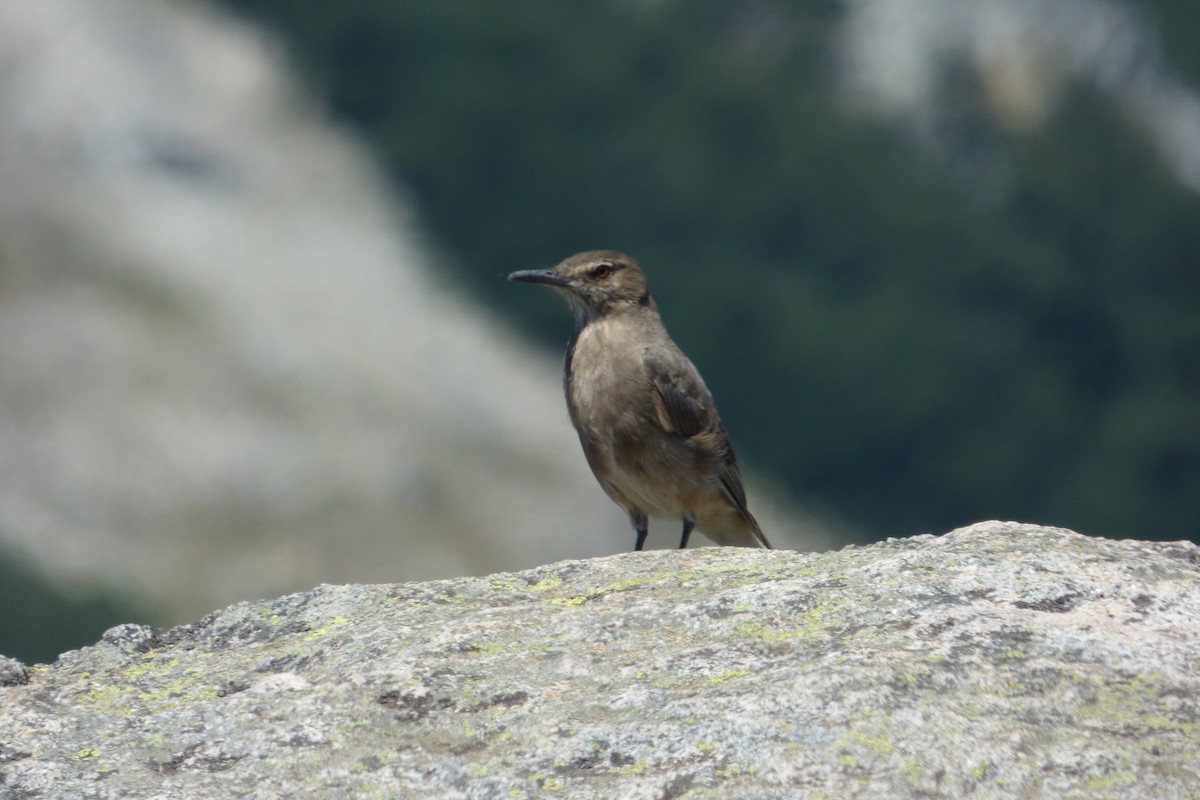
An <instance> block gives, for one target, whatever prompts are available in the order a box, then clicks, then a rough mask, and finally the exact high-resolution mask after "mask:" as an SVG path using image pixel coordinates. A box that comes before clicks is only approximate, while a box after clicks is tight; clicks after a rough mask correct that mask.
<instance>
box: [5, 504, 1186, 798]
mask: <svg viewBox="0 0 1200 800" xmlns="http://www.w3.org/2000/svg"><path fill="white" fill-rule="evenodd" d="M1198 619H1200V548H1197V547H1195V546H1194V545H1191V544H1171V543H1147V542H1138V541H1119V542H1118V541H1109V540H1103V539H1092V538H1088V537H1085V536H1081V535H1079V534H1076V533H1072V532H1070V531H1066V530H1061V529H1055V528H1043V527H1037V526H1030V525H1019V524H1015V523H1000V522H990V523H981V524H978V525H975V526H971V527H969V528H964V529H961V530H958V531H954V532H953V533H950V534H947V535H945V536H941V537H932V536H920V537H916V538H912V539H904V540H891V541H888V542H885V543H881V544H877V545H872V546H870V547H864V548H850V549H846V550H842V551H840V552H833V553H825V554H800V553H793V552H784V551H774V552H766V551H751V550H740V549H703V550H689V551H683V552H678V551H658V552H645V553H629V554H624V555H618V556H610V557H606V558H600V559H595V560H590V561H565V562H561V563H557V564H552V565H549V566H546V567H543V568H540V569H536V570H531V571H528V572H519V573H508V574H497V575H493V576H490V577H486V578H463V579H457V580H448V581H440V582H434V583H414V584H398V585H377V586H322V587H319V588H317V589H315V590H313V591H310V592H304V593H300V594H295V595H291V596H287V597H283V598H280V599H278V600H273V601H266V602H259V603H242V604H238V605H235V606H232V607H230V608H228V609H225V610H224V611H220V612H217V613H214V614H212V615H210V616H208V617H206V618H205V619H203V620H201V621H200V622H198V623H195V624H192V625H184V626H181V627H177V628H173V629H170V630H162V631H155V630H152V629H149V628H144V627H140V626H134V625H126V626H122V627H119V628H115V629H113V630H111V631H109V632H108V633H107V634H106V635H105V637H104V639H103V640H102V641H101V642H100V643H99V644H97V645H96V646H94V647H88V648H84V649H82V650H79V651H74V652H71V653H67V654H65V655H63V656H62V657H61V658H60V659H59V661H57V662H56V663H54V664H52V665H49V666H32V667H29V668H28V669H27V670H24V671H22V670H20V669H19V668H16V667H14V666H13V665H11V664H9V665H8V666H7V667H6V674H11V675H13V676H18V675H23V676H24V677H27V680H28V683H23V682H22V680H12V681H9V682H8V683H10V684H11V685H6V686H3V688H0V797H14V798H15V797H38V798H78V797H89V798H116V797H134V798H142V797H145V798H150V797H155V798H194V797H205V798H225V797H230V798H232V797H239V798H245V797H250V798H269V797H293V798H294V797H331V798H332V797H338V798H341V797H406V798H491V797H507V798H517V797H530V798H532V797H538V798H543V797H573V798H618V797H619V798H676V797H688V798H777V797H825V798H847V797H855V798H904V797H947V798H960V797H968V796H969V797H972V798H1011V797H1023V798H1032V797H1047V798H1068V797H1079V798H1083V797H1086V798H1105V797H1112V798H1118V797H1119V798H1129V797H1147V798H1150V797H1152V798H1158V799H1159V800H1166V799H1168V798H1185V797H1195V796H1196V795H1195V792H1196V790H1197V787H1200V701H1198V699H1197V698H1200V671H1198V670H1197V664H1200V625H1198V623H1197V620H1198Z"/></svg>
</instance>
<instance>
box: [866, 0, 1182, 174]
mask: <svg viewBox="0 0 1200 800" xmlns="http://www.w3.org/2000/svg"><path fill="white" fill-rule="evenodd" d="M847 10H848V14H847V17H846V24H845V26H844V34H843V48H842V53H843V56H844V61H843V63H842V67H843V68H844V75H845V79H846V88H847V89H848V90H849V91H850V93H851V94H852V95H857V96H859V97H860V98H862V99H864V100H865V101H867V102H868V103H869V104H870V105H871V106H872V107H874V108H876V109H878V110H881V111H884V112H886V113H888V114H892V115H895V116H897V117H899V118H902V119H904V120H906V121H907V122H908V123H909V124H910V125H911V126H912V128H913V130H914V131H915V132H916V133H917V134H918V136H919V138H920V139H921V141H922V142H923V143H924V144H925V145H926V146H928V147H929V148H930V149H931V150H932V151H936V152H939V153H940V154H941V155H942V156H943V157H945V158H946V159H947V160H948V161H951V162H957V164H956V165H957V166H959V167H962V168H965V169H967V170H968V171H972V172H977V171H978V169H979V167H980V166H981V165H980V164H978V163H975V164H972V163H971V162H972V161H973V160H975V159H978V158H979V157H980V156H984V157H985V158H987V157H995V156H997V155H998V154H997V153H995V152H987V153H980V152H978V150H977V149H973V148H972V145H975V146H977V145H978V139H977V138H976V139H970V140H969V139H968V138H966V137H963V136H962V133H963V131H961V130H959V131H958V132H957V133H956V132H955V129H956V127H957V126H956V122H955V120H954V119H953V113H954V110H955V109H956V108H958V107H959V106H958V105H957V104H956V103H954V102H947V101H952V100H953V99H954V98H953V93H954V92H955V91H956V90H958V91H961V90H962V88H963V87H955V86H954V85H953V84H952V82H948V81H947V80H946V78H947V75H950V74H955V73H957V74H959V75H962V74H964V73H965V74H969V75H972V76H975V78H977V80H978V85H977V86H974V87H972V89H978V90H980V91H979V95H980V96H981V97H982V99H983V102H984V103H985V104H986V105H987V106H988V108H989V110H990V112H991V115H992V116H993V118H994V119H996V120H998V121H1000V122H1001V123H1002V124H1004V125H1006V126H1008V127H1010V128H1013V129H1032V128H1037V127H1039V126H1041V125H1042V124H1043V123H1044V122H1045V121H1046V118H1047V116H1048V115H1049V114H1050V113H1051V111H1052V110H1053V109H1054V107H1055V106H1056V105H1057V104H1058V103H1059V102H1060V101H1061V99H1062V94H1063V92H1064V90H1065V89H1066V88H1067V87H1068V85H1069V82H1070V81H1071V80H1079V81H1081V82H1083V83H1085V84H1088V85H1091V86H1094V87H1095V88H1096V89H1097V90H1098V91H1099V92H1101V93H1102V94H1103V95H1104V96H1106V97H1107V98H1108V99H1109V100H1110V101H1112V103H1113V104H1114V105H1115V106H1116V107H1117V108H1118V109H1119V110H1120V111H1121V112H1122V113H1123V114H1124V115H1125V116H1126V117H1127V118H1128V119H1129V120H1130V121H1131V122H1132V123H1133V124H1134V125H1135V126H1137V127H1139V128H1141V129H1142V130H1143V131H1145V133H1146V134H1148V138H1149V139H1150V141H1151V142H1152V143H1153V144H1154V146H1155V148H1156V149H1157V150H1158V152H1159V153H1160V155H1161V157H1162V158H1163V161H1164V162H1165V163H1166V164H1167V165H1168V166H1169V168H1170V170H1171V171H1172V173H1173V174H1174V175H1175V176H1176V177H1177V178H1178V180H1179V181H1180V182H1181V183H1182V184H1184V185H1185V186H1187V187H1189V188H1190V189H1192V190H1193V191H1200V99H1198V98H1197V96H1196V94H1195V93H1194V92H1193V91H1192V90H1191V89H1190V88H1189V87H1188V86H1187V85H1186V84H1185V83H1183V82H1182V81H1181V80H1180V79H1179V77H1178V76H1177V75H1176V74H1175V73H1174V72H1173V71H1172V70H1171V69H1170V67H1169V66H1168V65H1167V64H1166V63H1165V61H1164V58H1163V54H1162V49H1161V46H1160V43H1159V40H1158V30H1157V28H1156V26H1155V24H1154V22H1153V21H1152V20H1151V19H1150V17H1149V14H1148V13H1147V7H1146V6H1145V5H1144V4H1142V5H1135V4H1132V3H1129V2H1122V0H971V2H963V0H848V2H847ZM948 67H956V69H948Z"/></svg>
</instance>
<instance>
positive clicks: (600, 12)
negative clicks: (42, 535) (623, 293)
mask: <svg viewBox="0 0 1200 800" xmlns="http://www.w3.org/2000/svg"><path fill="white" fill-rule="evenodd" d="M226 2H227V3H228V4H229V5H230V6H232V7H234V8H236V9H239V10H240V11H242V12H243V13H245V14H247V15H249V16H251V17H253V18H257V19H260V20H262V21H263V22H265V23H266V24H268V25H269V26H271V27H273V28H275V29H277V30H279V31H280V32H281V34H282V35H283V36H284V38H285V41H286V42H287V43H288V45H289V47H290V49H291V52H292V56H293V58H294V60H295V61H296V62H297V63H298V65H299V66H300V67H301V69H302V70H303V71H304V72H305V73H306V75H307V76H308V79H309V81H310V82H311V84H312V85H313V86H315V87H316V89H315V91H316V92H317V93H318V94H319V95H320V96H322V97H323V98H324V99H325V100H326V101H327V102H328V103H329V104H330V106H331V108H332V109H333V110H334V112H335V113H337V114H338V115H339V116H341V117H342V118H343V119H345V120H347V121H349V122H350V123H351V124H353V125H354V126H356V127H357V128H358V129H359V130H360V131H362V132H363V133H364V134H365V135H366V136H368V137H370V139H371V140H372V142H373V144H374V146H375V147H376V149H377V151H378V152H379V153H380V154H381V157H382V158H383V160H384V162H385V164H386V165H387V167H388V169H390V170H391V171H392V173H393V174H394V176H395V178H396V180H397V182H398V183H399V184H402V185H404V186H405V187H408V189H410V190H411V191H412V192H413V194H414V195H415V197H416V199H417V204H418V206H419V208H420V210H421V213H422V214H423V222H424V224H425V225H426V226H427V228H428V230H429V231H430V233H431V235H432V237H433V239H434V240H435V241H436V242H437V244H438V246H439V247H440V248H443V250H444V251H445V252H446V253H448V254H449V256H450V260H451V261H452V262H453V263H455V264H456V266H457V267H459V268H460V271H459V274H458V277H459V280H460V281H461V283H463V284H464V285H465V286H467V287H468V288H469V289H470V290H471V291H473V292H474V293H475V294H476V295H477V296H478V297H480V298H482V299H484V300H485V301H486V302H487V303H489V304H491V305H493V306H495V307H498V308H502V309H504V310H505V311H506V312H508V313H510V314H511V315H512V317H513V318H514V319H517V320H520V321H522V322H523V323H525V324H527V325H528V326H529V327H530V328H531V329H532V330H535V331H536V332H537V333H538V334H539V335H541V336H545V337H548V339H552V340H554V341H556V342H559V343H561V341H562V340H564V339H565V337H566V331H565V329H566V325H567V323H566V318H565V315H564V313H563V311H562V309H561V308H559V307H557V306H556V305H555V304H554V303H553V302H551V301H549V300H548V299H547V298H545V297H541V296H534V294H535V293H531V292H516V291H511V287H509V286H507V285H506V284H505V283H504V282H503V280H502V276H503V275H504V274H505V273H507V272H508V271H510V270H513V269H518V268H526V267H536V266H548V265H550V264H552V263H553V262H555V261H557V260H558V259H559V258H561V257H563V256H565V255H568V254H570V253H572V252H575V251H577V250H582V249H588V248H592V247H614V248H618V249H622V250H626V251H628V252H631V253H633V254H634V255H636V256H637V257H638V258H639V259H640V260H641V261H642V263H643V264H644V265H646V266H647V268H648V271H649V274H650V277H651V281H652V286H653V287H654V290H655V294H656V296H657V297H658V298H659V300H660V303H661V305H662V306H663V312H664V317H665V318H666V322H667V324H668V326H669V327H670V328H671V330H672V332H673V334H674V335H675V338H676V339H677V340H678V341H679V342H680V343H681V344H682V345H683V347H684V348H685V349H686V350H687V351H688V352H689V354H691V355H692V357H693V358H694V359H695V360H696V361H697V362H698V364H699V366H700V368H701V370H702V372H703V373H704V375H705V377H706V378H707V380H708V382H709V385H710V387H711V388H712V389H713V391H714V394H715V395H716V396H717V398H718V401H719V402H720V404H721V408H722V413H723V415H724V416H725V418H726V423H727V425H728V427H729V428H730V430H731V431H732V433H733V435H734V437H735V443H736V444H737V446H738V448H739V451H740V453H741V455H742V458H743V460H745V461H746V462H747V463H748V464H750V465H751V466H752V467H754V468H756V469H759V470H763V471H767V472H770V473H772V474H773V475H774V476H775V477H776V479H777V480H779V481H780V482H781V483H782V484H783V485H785V486H786V487H788V488H789V489H790V490H791V491H792V492H794V494H795V495H796V496H797V497H798V498H800V499H801V500H803V501H805V502H807V503H810V504H812V505H813V506H815V507H817V508H825V509H828V510H830V511H832V512H834V513H836V514H839V515H841V516H843V517H844V518H846V519H848V520H850V521H852V522H853V523H856V524H857V525H859V526H861V528H862V529H863V531H864V535H865V536H866V537H867V538H875V537H877V536H880V535H884V534H903V533H908V532H915V531H919V530H928V531H942V530H946V529H948V528H950V527H952V526H955V525H958V524H962V523H966V522H970V521H974V520H979V519H983V518H989V517H1001V518H1017V519H1025V520H1030V521H1037V522H1042V523H1050V524H1061V525H1066V526H1070V527H1074V528H1077V529H1080V530H1083V531H1087V532H1090V533H1102V534H1106V535H1113V536H1138V537H1145V538H1163V539H1173V538H1182V537H1195V536H1197V535H1198V532H1200V503H1197V502H1196V497H1197V493H1198V491H1200V413H1197V409H1200V269H1198V268H1197V267H1198V266H1200V198H1198V197H1197V196H1196V195H1195V194H1194V193H1190V192H1188V191H1186V190H1184V189H1182V188H1180V187H1179V185H1178V184H1177V183H1176V182H1175V181H1174V180H1173V178H1172V177H1171V176H1170V175H1169V174H1168V173H1167V171H1166V170H1165V168H1164V166H1163V165H1162V164H1161V163H1160V162H1159V160H1158V158H1157V156H1156V155H1155V153H1154V152H1152V150H1151V149H1150V148H1149V146H1148V145H1147V144H1146V143H1145V140H1144V138H1143V137H1142V135H1141V133H1140V131H1139V130H1138V129H1137V128H1136V127H1135V126H1133V125H1131V124H1130V123H1129V122H1128V121H1127V120H1126V118H1124V117H1123V116H1121V115H1120V114H1119V113H1118V112H1117V111H1115V110H1114V109H1113V108H1111V106H1110V104H1109V102H1108V100H1107V99H1106V98H1104V97H1101V96H1098V95H1097V94H1095V93H1094V92H1093V91H1092V90H1091V89H1090V88H1089V87H1087V86H1075V87H1070V88H1069V89H1068V92H1067V100H1066V102H1064V103H1063V104H1061V105H1060V106H1059V107H1058V108H1057V109H1056V111H1055V112H1054V113H1053V116H1052V118H1051V119H1049V120H1048V121H1047V124H1046V125H1044V126H1043V127H1041V128H1039V129H1037V130H1036V131H1032V132H1013V131H1011V130H1008V129H1006V128H1005V127H1004V126H1002V125H1000V124H999V123H998V121H997V120H996V119H994V118H993V117H992V116H991V113H990V112H989V110H988V109H987V107H986V106H984V105H983V104H982V103H981V102H979V100H978V99H977V98H978V93H977V92H974V91H973V86H972V78H971V76H970V75H969V74H958V75H957V76H956V80H955V82H954V85H948V86H947V87H946V89H947V92H950V94H948V97H951V98H953V100H952V102H953V106H952V110H953V111H954V113H953V114H951V115H949V118H948V119H947V120H946V121H945V125H946V127H947V129H946V130H945V131H942V132H941V133H943V134H945V135H946V136H947V138H948V139H949V140H952V141H954V142H956V146H957V148H958V149H959V150H960V151H962V152H965V153H967V154H968V155H971V156H972V157H973V159H974V161H973V162H972V163H975V162H978V163H982V164H983V165H984V166H985V167H987V169H984V170H983V172H972V171H971V170H961V169H945V168H943V166H942V165H939V164H935V163H933V161H932V160H931V159H928V158H926V157H925V156H923V155H922V154H921V151H920V148H916V147H912V146H911V143H910V142H908V141H906V136H905V135H904V134H903V133H901V132H898V131H895V130H892V129H889V128H887V127H886V126H884V125H882V124H880V123H878V122H872V121H870V120H866V119H863V118H860V117H857V116H855V115H854V114H852V113H851V112H849V111H847V110H846V109H845V108H844V106H843V104H841V103H840V102H839V101H838V100H837V98H836V97H835V96H834V94H833V92H832V91H831V82H830V80H829V78H830V74H829V73H830V72H831V70H830V64H831V59H832V54H831V52H830V49H829V48H830V42H831V33H832V32H833V31H834V30H835V26H836V24H837V22H838V19H839V14H840V10H841V6H840V4H839V3H835V2H832V0H803V1H802V2H783V0H753V1H752V2H747V3H722V2H716V1H715V0H707V1H704V0H701V1H699V2H696V1H694V2H682V1H681V0H674V1H672V0H664V1H663V2H655V3H629V2H617V1H616V0H610V2H596V3H558V2H554V0H521V1H520V2H510V3H472V4H468V3H413V2H395V1H394V0H387V1H386V2H385V1H384V0H345V1H344V2H340V3H327V2H319V1H317V0H226ZM1147 9H1148V10H1149V11H1150V12H1151V13H1152V14H1153V15H1156V17H1155V18H1156V19H1159V20H1161V21H1162V23H1163V24H1162V30H1163V40H1164V47H1165V49H1166V52H1167V55H1168V57H1169V58H1171V59H1172V64H1173V65H1174V66H1175V67H1176V68H1177V69H1179V70H1182V71H1183V72H1184V74H1185V75H1188V76H1190V79H1191V80H1192V81H1193V82H1195V81H1196V80H1197V78H1198V77H1200V57H1197V55H1196V53H1197V50H1196V48H1195V47H1194V46H1193V45H1194V42H1195V41H1197V38H1198V36H1200V14H1197V12H1196V10H1195V3H1194V2H1193V0H1156V2H1154V3H1153V4H1152V5H1150V6H1147ZM954 72H955V71H954V70H951V73H954ZM960 83H961V85H959V84H960ZM989 165H990V166H989ZM981 175H999V176H1000V177H1001V178H1002V180H999V181H988V182H987V187H986V190H985V188H984V186H983V184H984V180H983V179H982V178H981V177H980V176H981Z"/></svg>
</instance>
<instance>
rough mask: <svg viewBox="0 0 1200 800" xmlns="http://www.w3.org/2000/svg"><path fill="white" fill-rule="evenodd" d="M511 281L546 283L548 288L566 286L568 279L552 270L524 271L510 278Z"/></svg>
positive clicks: (513, 274) (514, 273)
mask: <svg viewBox="0 0 1200 800" xmlns="http://www.w3.org/2000/svg"><path fill="white" fill-rule="evenodd" d="M508 279H509V280H510V281H521V282H522V283H544V284H546V285H547V286H566V285H567V279H566V278H564V277H562V276H561V275H559V274H558V273H557V272H555V271H554V270H552V269H523V270H520V271H518V272H513V273H511V274H510V275H509V276H508Z"/></svg>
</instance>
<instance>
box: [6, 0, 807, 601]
mask: <svg viewBox="0 0 1200 800" xmlns="http://www.w3.org/2000/svg"><path fill="white" fill-rule="evenodd" d="M0 63H3V69H2V70H0V121H2V122H0V374H2V376H3V378H2V380H0V415H2V421H0V548H3V550H4V551H6V552H7V553H9V554H15V555H17V556H19V557H20V558H21V559H26V560H30V561H32V563H34V564H35V565H36V566H37V568H39V569H41V570H43V571H44V572H45V573H46V574H48V575H49V576H51V577H52V578H54V579H55V580H56V581H58V582H61V583H62V584H64V585H68V586H69V585H82V586H90V587H93V588H94V587H108V588H111V589H114V590H119V591H121V592H123V593H126V594H128V595H129V596H130V597H132V598H133V599H134V600H135V601H137V602H139V603H142V604H144V605H145V606H146V607H151V608H155V609H158V612H157V613H159V614H160V616H161V619H159V620H155V621H162V622H165V621H180V620H183V619H186V618H191V617H194V616H197V615H200V614H202V613H205V612H207V611H208V610H210V609H211V608H215V607H217V606H220V605H224V604H226V603H229V602H231V601H233V600H235V599H238V598H247V597H260V596H270V595H275V594H278V593H280V592H283V591H286V590H288V589H297V588H303V587H307V586H310V585H313V584H315V583H318V582H323V581H324V582H342V581H354V582H371V581H397V580H410V579H428V578H433V577H440V576H452V575H463V574H477V573H483V572H487V571H492V570H499V569H512V568H518V567H529V566H533V565H536V564H541V563H545V562H548V561H553V560H555V559H560V558H565V557H568V556H569V557H583V556H590V555H597V554H602V553H608V552H616V551H620V550H625V549H628V548H629V546H630V545H631V542H632V539H631V536H632V534H630V532H629V531H628V525H627V522H626V521H625V519H624V517H623V515H622V514H621V513H620V512H619V511H618V510H617V509H616V508H615V507H614V506H612V504H611V503H610V502H609V501H608V500H607V499H606V498H605V497H604V496H603V494H602V493H601V492H600V490H599V489H598V488H597V487H596V485H595V484H594V481H593V479H592V477H591V475H590V474H589V473H588V471H587V467H586V465H585V464H584V461H583V458H582V456H581V454H580V452H579V447H578V443H577V442H576V440H575V437H574V434H573V433H572V431H571V430H570V427H569V425H568V422H567V419H566V413H565V410H564V408H563V401H562V398H561V395H560V390H559V366H558V354H557V353H555V354H551V353H539V354H537V355H533V354H527V353H526V351H527V350H528V349H529V348H528V345H525V344H522V343H520V342H519V341H518V340H517V338H516V337H515V336H513V335H511V334H510V333H509V332H508V331H507V330H506V329H505V328H504V327H503V326H501V325H499V324H497V323H496V321H495V320H494V319H493V317H492V315H491V314H490V313H489V312H488V311H487V310H486V309H482V308H478V307H471V306H470V305H468V304H467V303H466V302H464V301H461V300H459V299H457V298H456V297H455V296H454V295H453V294H452V293H451V292H448V291H447V290H446V289H445V288H444V287H443V286H440V285H439V284H438V282H437V281H436V280H434V279H432V277H431V275H430V272H429V269H428V267H429V265H430V263H431V259H430V257H429V255H428V253H427V252H426V251H424V250H422V249H421V248H420V247H419V246H418V245H417V240H418V236H417V234H416V232H415V229H414V226H413V223H412V220H411V217H410V215H409V214H408V212H407V210H406V209H405V208H404V207H403V206H402V205H400V204H398V203H397V201H396V199H395V198H394V197H392V196H390V195H389V194H388V193H387V192H386V191H385V190H383V189H382V188H381V185H380V183H379V182H378V181H377V178H376V174H375V171H374V168H373V165H372V164H371V162H370V160H369V158H367V157H366V156H365V155H364V154H363V151H362V148H361V147H360V146H359V145H358V143H357V142H355V141H354V140H352V139H351V138H349V137H348V136H347V135H346V134H345V133H344V132H343V131H339V130H337V129H336V128H335V127H334V126H333V125H331V124H330V123H329V122H328V120H327V119H326V118H325V117H324V116H323V115H322V114H321V113H319V112H318V110H317V109H315V108H313V107H312V106H311V105H310V104H308V103H306V102H305V98H304V96H303V93H302V92H299V91H298V90H297V87H296V85H295V84H294V83H293V82H292V80H291V79H290V78H289V76H288V75H287V72H286V70H285V68H284V66H283V63H282V61H281V59H280V58H279V57H278V54H277V49H276V48H275V47H273V46H272V43H271V42H270V41H269V40H267V39H265V38H263V37H262V36H261V35H260V34H259V33H258V32H256V31H254V30H252V29H250V28H247V27H245V26H243V25H241V24H236V23H234V22H231V21H230V20H228V19H226V18H225V17H224V16H223V15H220V14H217V13H216V12H215V11H213V10H211V9H209V8H207V7H206V6H203V5H199V4H194V3H152V2H134V0H44V2H37V3H28V2H25V0H6V1H5V2H0ZM519 266H525V265H514V264H497V265H496V276H497V278H496V279H497V280H498V281H499V280H502V276H503V275H504V274H505V273H506V272H507V271H509V270H510V269H513V268H516V267H519ZM546 300H547V302H553V298H550V297H547V298H546ZM564 313H565V312H564ZM751 491H752V492H753V491H754V487H753V486H752V487H751ZM758 503H759V507H762V506H763V505H764V500H763V498H758ZM757 510H758V508H756V511H757ZM767 515H768V520H764V522H766V523H767V524H768V525H769V527H770V528H771V531H772V535H773V536H777V537H778V538H779V539H780V540H781V541H783V542H784V543H787V542H788V539H789V535H788V531H787V530H780V528H781V527H782V526H783V523H782V522H780V521H779V519H778V518H776V519H774V520H770V519H769V517H770V516H771V515H770V513H769V511H767ZM657 531H658V534H659V535H660V536H666V535H667V534H666V530H665V529H664V528H663V527H662V526H661V525H660V526H658V528H657ZM653 535H654V534H653V533H652V536H653ZM674 535H675V532H674V528H673V527H672V529H671V533H670V536H674ZM668 538H669V537H668ZM665 542H666V539H663V540H662V541H661V542H660V543H659V545H660V546H666V544H665ZM799 542H800V540H799V539H798V538H796V537H792V541H791V543H792V544H797V543H799ZM817 543H818V544H819V543H820V542H819V541H818V542H817Z"/></svg>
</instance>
